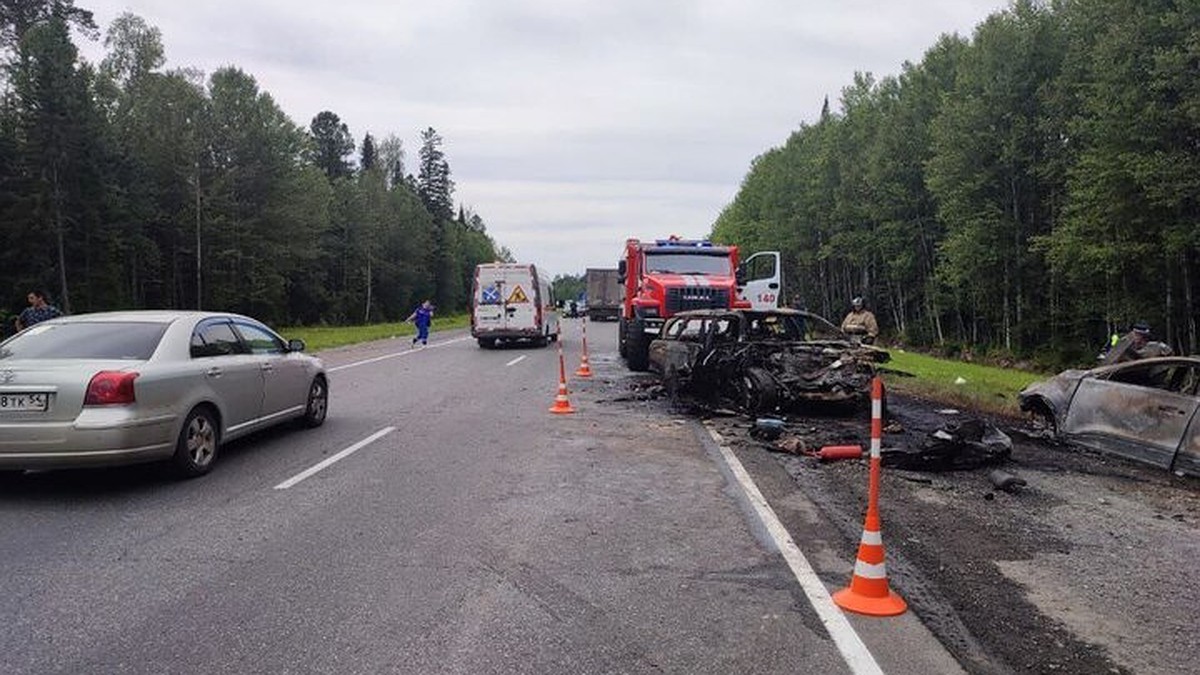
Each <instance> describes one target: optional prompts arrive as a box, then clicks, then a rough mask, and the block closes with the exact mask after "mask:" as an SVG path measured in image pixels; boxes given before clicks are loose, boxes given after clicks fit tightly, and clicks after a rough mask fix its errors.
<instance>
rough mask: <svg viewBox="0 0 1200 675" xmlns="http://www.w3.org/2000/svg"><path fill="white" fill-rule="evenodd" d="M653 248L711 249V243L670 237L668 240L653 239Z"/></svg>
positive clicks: (705, 240)
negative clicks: (684, 247)
mask: <svg viewBox="0 0 1200 675" xmlns="http://www.w3.org/2000/svg"><path fill="white" fill-rule="evenodd" d="M654 245H655V246H691V247H694V248H711V247H712V242H711V241H708V240H707V239H680V238H678V237H671V238H670V239H655V240H654Z"/></svg>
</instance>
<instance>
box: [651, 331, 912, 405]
mask: <svg viewBox="0 0 1200 675" xmlns="http://www.w3.org/2000/svg"><path fill="white" fill-rule="evenodd" d="M888 358H889V357H888V353H887V352H886V351H884V350H882V349H878V348H875V347H871V346H868V345H862V344H858V343H857V342H855V341H854V340H852V339H851V338H850V337H849V336H847V335H846V334H845V333H842V332H841V330H839V329H838V328H837V327H836V326H834V325H833V324H831V323H829V322H828V321H826V320H825V319H824V318H822V317H820V316H818V315H816V314H813V313H811V312H805V311H800V310H792V309H772V310H764V311H752V310H697V311H692V312H683V313H680V314H678V315H676V316H675V317H673V318H672V319H670V320H668V321H667V323H666V324H664V325H663V329H662V332H661V334H660V336H659V338H658V339H656V340H654V341H653V342H651V344H650V367H651V369H653V370H654V371H655V372H657V373H658V374H659V375H660V376H661V377H662V379H663V384H664V385H665V387H666V388H667V390H668V391H669V392H670V393H671V395H672V396H686V397H689V398H693V399H699V400H703V401H707V402H709V403H717V402H720V401H726V402H731V403H733V404H734V405H735V406H737V407H739V408H741V409H743V410H745V411H746V412H749V413H761V412H770V411H773V410H777V409H787V408H792V407H796V406H798V405H802V404H805V403H824V404H842V405H850V406H856V405H859V404H866V403H867V402H868V401H869V400H870V389H871V379H872V377H874V375H875V369H876V364H878V363H882V362H885V361H887V360H888Z"/></svg>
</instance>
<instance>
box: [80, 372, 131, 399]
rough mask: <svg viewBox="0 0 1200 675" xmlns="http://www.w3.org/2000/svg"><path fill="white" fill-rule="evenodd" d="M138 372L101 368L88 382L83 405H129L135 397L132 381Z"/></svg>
mask: <svg viewBox="0 0 1200 675" xmlns="http://www.w3.org/2000/svg"><path fill="white" fill-rule="evenodd" d="M137 376H138V374H137V373H133V372H126V371H120V370H102V371H100V372H98V373H96V374H95V375H93V376H92V381H91V382H88V388H87V393H86V394H84V396H83V404H84V405H129V404H130V403H133V402H134V400H135V398H134V395H133V381H134V380H136V379H137Z"/></svg>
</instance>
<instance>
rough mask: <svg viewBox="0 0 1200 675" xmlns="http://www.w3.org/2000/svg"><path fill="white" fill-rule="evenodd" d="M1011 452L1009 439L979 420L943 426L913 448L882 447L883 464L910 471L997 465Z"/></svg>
mask: <svg viewBox="0 0 1200 675" xmlns="http://www.w3.org/2000/svg"><path fill="white" fill-rule="evenodd" d="M1011 452H1012V439H1011V438H1009V436H1008V434H1006V433H1004V432H1003V431H1000V429H998V428H997V427H996V426H995V425H993V424H990V423H988V422H984V421H983V420H980V419H968V420H964V421H962V422H952V423H948V424H943V425H942V426H941V427H939V428H937V429H936V430H934V431H933V432H932V433H930V434H929V435H928V437H926V439H925V441H924V442H923V443H922V444H921V445H920V447H917V448H885V449H884V450H883V453H882V455H883V465H884V466H886V467H893V468H897V469H908V470H913V471H958V470H963V469H975V468H978V467H981V466H986V465H990V464H999V463H1002V462H1004V461H1005V460H1007V459H1008V457H1009V454H1010V453H1011Z"/></svg>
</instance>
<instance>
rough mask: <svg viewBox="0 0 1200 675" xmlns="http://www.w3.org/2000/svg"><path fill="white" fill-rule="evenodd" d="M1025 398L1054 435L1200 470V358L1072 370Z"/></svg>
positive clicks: (1177, 468)
mask: <svg viewBox="0 0 1200 675" xmlns="http://www.w3.org/2000/svg"><path fill="white" fill-rule="evenodd" d="M1019 401H1020V405H1021V410H1024V411H1026V412H1027V413H1029V414H1031V415H1032V416H1033V417H1034V418H1035V420H1036V421H1039V422H1042V423H1044V424H1045V426H1046V427H1047V430H1048V431H1049V432H1050V433H1051V434H1053V435H1054V436H1057V437H1059V438H1062V439H1064V440H1069V441H1072V442H1075V443H1078V444H1080V445H1083V446H1087V447H1089V448H1094V449H1096V450H1100V451H1103V452H1109V453H1112V454H1116V455H1121V456H1123V457H1128V458H1130V459H1133V460H1137V461H1140V462H1146V463H1148V464H1152V465H1154V466H1159V467H1162V468H1164V469H1170V470H1173V471H1179V472H1182V473H1187V474H1191V475H1193V476H1200V419H1198V416H1197V410H1198V409H1200V357H1166V358H1149V359H1141V360H1137V361H1131V362H1127V363H1120V364H1116V365H1111V366H1101V367H1099V368H1093V369H1092V370H1068V371H1065V372H1062V373H1060V374H1058V375H1056V376H1054V377H1052V378H1050V379H1049V380H1045V381H1043V382H1035V383H1034V384H1031V385H1029V386H1028V387H1026V388H1025V390H1024V391H1022V392H1021V394H1020V399H1019Z"/></svg>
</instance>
